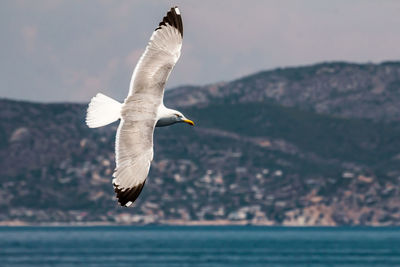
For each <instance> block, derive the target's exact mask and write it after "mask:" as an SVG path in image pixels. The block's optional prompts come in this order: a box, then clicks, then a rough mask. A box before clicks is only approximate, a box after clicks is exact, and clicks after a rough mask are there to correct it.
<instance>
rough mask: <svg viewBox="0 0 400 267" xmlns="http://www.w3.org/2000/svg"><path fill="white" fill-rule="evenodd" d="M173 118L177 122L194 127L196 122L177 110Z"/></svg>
mask: <svg viewBox="0 0 400 267" xmlns="http://www.w3.org/2000/svg"><path fill="white" fill-rule="evenodd" d="M172 116H173V117H174V119H175V121H176V122H184V123H187V124H190V125H192V126H194V122H193V121H192V120H189V119H188V118H186V117H185V116H184V115H183V114H182V113H181V112H179V111H177V110H174V113H173V115H172Z"/></svg>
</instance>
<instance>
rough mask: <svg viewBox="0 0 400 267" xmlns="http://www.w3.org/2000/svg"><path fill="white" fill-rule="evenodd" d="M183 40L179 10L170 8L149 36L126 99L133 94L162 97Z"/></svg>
mask: <svg viewBox="0 0 400 267" xmlns="http://www.w3.org/2000/svg"><path fill="white" fill-rule="evenodd" d="M182 38H183V24H182V17H181V14H180V11H179V9H178V7H173V8H171V10H170V11H168V13H167V15H166V16H165V17H164V18H163V20H162V21H161V22H160V23H159V27H158V28H157V29H155V31H154V32H153V34H152V35H151V38H150V41H149V43H148V45H147V47H146V50H145V52H144V53H143V55H142V56H141V58H140V60H139V62H138V64H137V65H136V67H135V70H134V71H133V75H132V78H131V83H130V88H129V95H128V97H129V96H131V95H133V94H135V93H146V94H152V95H154V96H155V97H159V98H162V97H163V94H164V87H165V83H166V82H167V79H168V77H169V74H170V73H171V71H172V68H173V67H174V66H175V64H176V62H177V61H178V59H179V56H180V54H181V47H182Z"/></svg>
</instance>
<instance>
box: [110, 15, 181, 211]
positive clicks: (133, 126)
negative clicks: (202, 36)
mask: <svg viewBox="0 0 400 267" xmlns="http://www.w3.org/2000/svg"><path fill="white" fill-rule="evenodd" d="M182 36H183V26H182V18H181V16H180V12H179V10H178V8H176V7H175V8H171V10H170V11H169V12H168V13H167V16H165V17H164V18H163V21H162V22H160V24H159V27H158V28H157V29H156V30H155V31H154V32H153V34H152V36H151V38H150V42H149V44H148V45H147V47H146V50H145V52H144V53H143V55H142V57H141V58H140V60H139V62H138V64H137V66H136V68H135V70H134V72H133V75H132V79H131V83H130V89H129V94H128V97H127V98H126V99H125V101H124V104H123V105H122V109H121V121H120V124H119V126H118V130H117V136H116V144H115V157H116V169H115V172H114V174H113V176H114V179H113V185H114V191H115V193H116V194H117V198H118V202H119V203H120V204H121V205H122V206H130V205H131V204H132V203H133V202H134V201H135V200H136V198H137V197H138V196H139V194H140V192H141V191H142V189H143V186H144V184H145V182H146V178H147V175H148V173H149V170H150V165H151V161H152V160H153V132H154V127H155V125H156V123H157V110H158V107H159V106H160V105H161V104H162V99H163V95H164V86H165V83H166V81H167V79H168V77H169V74H170V73H171V71H172V69H173V67H174V66H175V63H176V62H177V61H178V59H179V56H180V50H181V47H182Z"/></svg>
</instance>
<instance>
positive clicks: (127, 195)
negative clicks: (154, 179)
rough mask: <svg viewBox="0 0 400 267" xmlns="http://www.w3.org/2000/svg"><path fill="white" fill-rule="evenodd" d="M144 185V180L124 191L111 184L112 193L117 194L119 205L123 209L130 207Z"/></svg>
mask: <svg viewBox="0 0 400 267" xmlns="http://www.w3.org/2000/svg"><path fill="white" fill-rule="evenodd" d="M145 183H146V180H145V181H144V182H143V183H141V184H139V185H137V186H134V187H132V188H128V189H126V190H124V191H123V189H120V188H118V186H117V185H116V184H113V185H114V192H115V193H116V194H117V198H118V202H119V204H120V205H121V206H123V207H129V206H131V205H132V204H133V202H135V200H136V199H137V198H138V196H139V195H140V193H141V192H142V190H143V187H144V184H145Z"/></svg>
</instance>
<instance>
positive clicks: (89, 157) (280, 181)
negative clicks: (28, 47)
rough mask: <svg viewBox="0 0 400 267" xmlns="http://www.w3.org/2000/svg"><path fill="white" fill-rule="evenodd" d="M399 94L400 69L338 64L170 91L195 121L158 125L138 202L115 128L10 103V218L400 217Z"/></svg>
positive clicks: (1, 122)
mask: <svg viewBox="0 0 400 267" xmlns="http://www.w3.org/2000/svg"><path fill="white" fill-rule="evenodd" d="M377 88H378V89H377ZM399 89H400V63H384V64H380V65H373V64H368V65H355V64H346V63H326V64H319V65H314V66H310V67H299V68H290V69H279V70H274V71H268V72H261V73H258V74H255V75H252V76H249V77H245V78H243V79H239V80H236V81H233V82H230V83H224V84H217V85H210V86H204V87H180V88H177V89H174V90H171V91H168V92H167V95H166V103H167V105H169V106H171V107H174V106H179V107H180V109H181V111H183V113H184V114H186V115H187V116H188V117H190V118H191V119H193V120H194V121H195V122H196V127H187V126H186V125H175V126H172V127H167V128H158V129H156V133H155V157H154V162H153V164H152V168H151V172H150V175H149V179H148V181H147V183H146V186H145V188H144V190H143V192H142V195H141V196H140V197H139V199H138V201H137V203H136V206H135V207H134V208H131V209H127V208H121V207H118V206H117V204H116V201H115V199H114V194H113V189H112V186H111V183H110V181H111V174H112V171H113V168H114V152H113V149H114V137H115V129H116V127H117V124H116V123H115V124H113V125H110V126H108V127H105V128H102V129H95V130H93V129H88V128H87V127H86V126H85V124H84V116H85V110H86V105H82V104H35V103H27V102H16V101H11V100H0V118H1V119H0V167H1V168H0V181H1V185H0V211H1V212H0V221H1V222H3V224H4V223H10V222H13V223H16V222H20V223H21V222H22V223H23V222H27V223H35V224H36V223H49V222H60V223H77V222H107V223H118V224H126V223H140V224H142V223H179V224H181V223H184V224H190V223H212V224H221V223H251V224H278V225H280V224H284V225H400V209H399V204H400V203H399V202H400V201H399V194H400V192H399V189H398V188H399V186H398V185H399V182H400V180H399V177H400V166H399V161H400V152H399V151H400V141H399V140H400V139H399V138H398V136H400V123H399V122H398V118H399V115H400V110H399V107H398V106H399V105H398V104H399V103H400V99H399V98H398V97H399V95H398V94H399V92H400V90H399ZM171 144H172V145H171Z"/></svg>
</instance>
